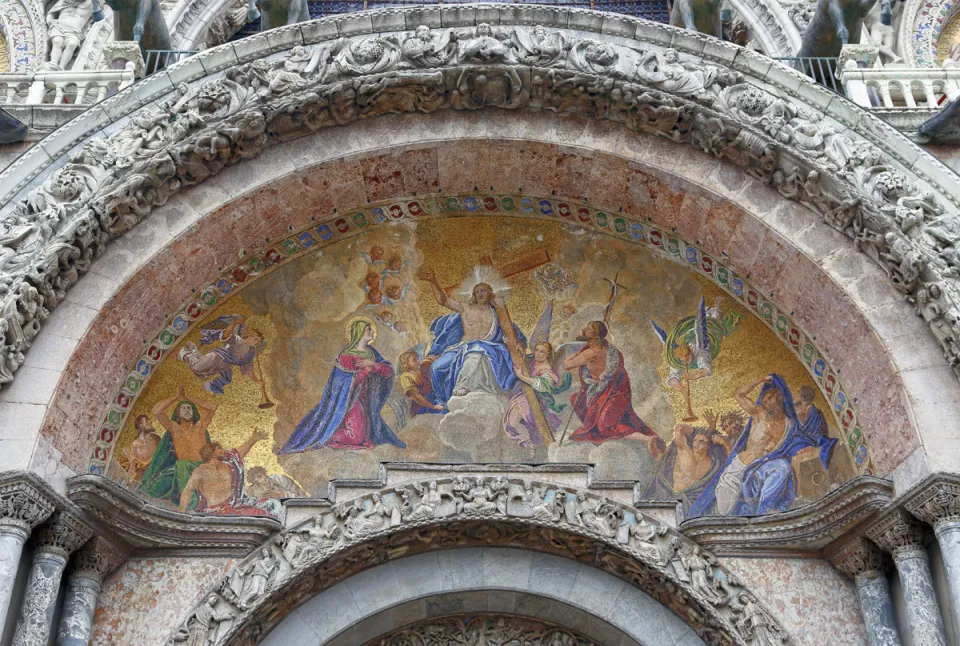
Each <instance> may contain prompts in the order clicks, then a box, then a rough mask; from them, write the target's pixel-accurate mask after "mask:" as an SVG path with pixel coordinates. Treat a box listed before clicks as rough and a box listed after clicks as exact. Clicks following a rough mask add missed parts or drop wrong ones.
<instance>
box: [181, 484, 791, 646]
mask: <svg viewBox="0 0 960 646" xmlns="http://www.w3.org/2000/svg"><path fill="white" fill-rule="evenodd" d="M461 545H502V546H511V545H512V546H518V545H522V546H523V547H525V548H527V549H533V550H540V551H545V552H551V553H554V554H560V555H565V556H567V557H569V558H575V559H578V560H581V561H585V562H590V563H592V564H593V565H594V566H595V567H599V568H601V569H604V570H606V571H609V572H612V573H614V574H616V575H617V576H619V577H621V578H625V579H627V580H628V581H630V582H632V583H633V584H634V585H636V586H638V587H639V588H641V589H643V590H644V591H646V592H647V593H648V594H650V595H652V596H653V597H654V598H656V599H658V600H659V601H660V602H661V603H664V604H665V605H667V606H668V607H670V608H671V609H672V610H673V611H674V612H675V613H676V614H677V615H678V616H680V617H684V618H685V619H686V620H687V621H688V622H690V623H691V625H692V626H693V628H694V629H695V630H696V631H697V632H698V634H699V635H700V636H701V637H702V638H703V639H704V640H705V641H706V642H707V643H718V644H720V643H735V644H743V645H747V644H753V645H757V646H773V645H781V644H787V643H789V642H790V640H789V638H788V636H787V633H786V632H785V631H783V630H782V629H781V628H780V626H779V625H778V624H777V622H776V621H775V620H774V619H773V617H772V616H771V615H770V614H769V612H767V611H766V610H765V609H764V608H763V607H762V606H761V604H760V603H759V602H758V601H757V600H756V598H754V597H753V595H752V594H751V593H750V592H749V591H748V590H747V589H746V588H744V587H743V584H742V583H741V582H740V581H739V580H738V579H737V578H736V577H735V576H734V575H733V574H732V573H730V572H728V571H726V570H725V569H723V568H722V567H721V566H720V565H719V563H718V562H717V560H716V558H715V557H714V556H713V555H712V554H710V553H708V552H705V551H703V550H702V549H701V548H700V547H699V546H697V545H696V544H695V543H692V542H690V541H689V540H687V539H686V538H684V537H683V536H682V535H681V534H679V533H677V532H675V531H673V530H671V529H669V528H668V527H667V526H666V525H663V524H661V523H659V522H657V521H656V520H654V519H652V518H649V517H647V516H644V515H643V514H642V513H641V512H640V511H638V510H637V509H635V508H633V507H628V506H626V505H622V504H619V503H616V502H613V501H610V500H606V499H601V498H597V497H596V496H593V495H592V494H589V493H586V492H581V491H574V490H571V489H569V488H566V489H564V488H561V487H558V486H556V485H549V484H544V483H539V482H532V481H528V480H521V479H512V478H505V477H501V476H497V477H493V478H491V477H485V476H469V477H464V476H456V477H453V478H443V479H436V480H432V481H427V482H412V483H405V484H402V485H398V486H397V487H394V488H388V489H384V490H381V491H378V492H374V493H371V494H370V495H367V496H362V497H359V498H356V499H354V500H350V501H346V502H343V503H339V504H337V505H335V506H334V507H333V508H331V509H329V510H326V511H324V512H323V513H321V514H319V515H317V516H315V517H313V518H310V519H308V520H306V521H304V522H302V523H300V524H299V525H297V526H295V527H292V528H290V529H288V530H286V531H284V532H282V533H281V534H280V535H278V536H277V537H276V538H274V539H273V540H271V541H270V542H269V543H267V544H265V545H264V546H263V547H262V548H261V549H259V550H256V551H255V552H254V553H253V554H251V555H250V556H248V557H247V558H246V559H244V560H243V561H241V562H240V563H239V564H238V565H237V566H236V567H235V568H234V569H233V571H232V572H231V573H230V574H229V575H227V577H226V578H225V579H223V580H222V581H221V582H220V583H219V584H218V585H217V586H216V587H215V589H214V591H212V592H211V593H210V594H208V595H207V596H206V597H205V598H204V601H203V602H202V603H201V604H200V605H199V606H198V607H197V608H196V609H195V610H194V611H193V612H192V613H191V614H190V615H189V616H188V617H187V619H186V620H185V621H184V622H183V623H182V624H181V626H180V627H179V628H178V630H177V631H176V633H175V634H174V636H173V637H172V638H171V640H170V642H168V643H169V644H171V645H172V644H180V643H187V644H204V645H206V646H217V645H219V644H244V643H250V642H251V640H255V639H256V636H257V635H262V634H264V633H265V632H266V631H268V630H270V629H271V628H272V627H273V625H275V623H276V622H279V621H280V620H281V619H282V618H283V616H284V615H285V614H286V613H288V612H289V611H290V610H291V609H293V608H295V607H296V606H297V605H299V604H300V603H302V602H303V601H304V600H306V599H307V598H310V597H312V596H313V595H315V594H316V593H317V592H319V591H320V590H322V589H325V588H327V587H328V586H330V585H333V584H334V583H336V582H337V581H339V580H342V579H343V578H346V577H347V576H350V575H352V574H355V573H357V572H359V571H361V570H363V569H366V568H368V567H372V566H374V565H378V564H380V563H382V562H384V561H387V560H390V559H393V558H399V557H401V556H410V555H413V554H416V553H419V552H423V551H425V550H428V549H436V548H441V547H443V548H451V547H456V546H461Z"/></svg>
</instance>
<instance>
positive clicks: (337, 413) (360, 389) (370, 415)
mask: <svg viewBox="0 0 960 646" xmlns="http://www.w3.org/2000/svg"><path fill="white" fill-rule="evenodd" d="M373 325H374V323H373V321H371V320H370V319H368V318H366V317H359V316H358V317H356V318H355V319H354V320H353V321H351V323H350V327H349V334H350V341H349V343H348V344H347V347H345V348H344V349H343V350H342V351H341V352H340V354H339V356H337V361H336V363H335V364H334V367H333V372H331V373H330V378H329V379H328V380H327V385H326V387H325V388H324V390H323V396H322V397H321V398H320V403H319V404H317V405H316V406H314V407H313V410H311V411H310V412H309V413H307V414H306V415H305V416H304V417H303V419H302V420H300V423H299V424H297V427H296V428H295V429H294V430H293V434H292V435H291V436H290V438H289V439H288V440H287V442H286V443H285V444H284V445H283V448H281V449H280V454H284V453H300V452H302V451H313V450H316V449H319V448H322V447H324V446H326V447H328V448H331V449H371V448H373V447H374V446H377V445H378V444H392V445H393V446H396V447H399V448H401V449H403V448H406V444H404V443H403V442H402V441H401V440H400V438H398V437H397V436H396V435H395V434H394V433H393V430H391V429H390V427H389V426H388V425H387V423H386V422H385V421H384V420H383V417H381V415H380V411H381V410H382V409H383V406H384V404H386V402H387V397H389V395H390V391H391V389H392V388H393V366H391V365H390V363H389V362H388V361H387V360H386V359H384V358H383V357H382V356H381V355H380V353H379V352H377V351H376V349H374V347H373V346H372V345H369V344H370V343H371V342H372V341H373V339H374V338H376V332H375V328H374V327H373Z"/></svg>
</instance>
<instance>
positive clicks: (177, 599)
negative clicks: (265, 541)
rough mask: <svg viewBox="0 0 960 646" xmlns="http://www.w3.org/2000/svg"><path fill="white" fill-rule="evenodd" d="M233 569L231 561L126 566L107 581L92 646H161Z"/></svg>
mask: <svg viewBox="0 0 960 646" xmlns="http://www.w3.org/2000/svg"><path fill="white" fill-rule="evenodd" d="M232 563H233V559H229V558H156V559H133V560H131V561H128V562H127V563H125V564H124V565H122V566H121V567H120V569H118V570H117V571H116V572H114V573H113V574H111V575H110V576H109V577H107V579H106V580H105V581H104V584H103V592H101V594H100V602H99V603H98V604H97V612H96V614H95V615H94V620H93V636H92V638H91V640H90V643H91V644H92V645H93V646H117V645H118V644H131V645H132V644H137V645H138V646H153V645H157V646H159V645H160V644H163V643H164V642H166V640H167V639H169V638H170V636H171V635H172V634H173V631H174V630H176V627H177V626H178V625H179V623H180V621H182V620H183V618H184V617H185V615H186V614H187V613H188V612H189V611H190V610H191V609H192V608H193V606H195V605H196V604H197V602H198V601H200V599H201V597H202V596H203V595H204V594H205V593H206V592H208V591H209V590H210V588H211V587H212V586H213V584H214V583H215V582H216V581H217V580H218V579H219V578H220V577H222V576H223V575H224V574H226V572H227V570H228V569H229V568H230V566H231V564H232Z"/></svg>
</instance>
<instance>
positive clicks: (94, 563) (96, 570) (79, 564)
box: [71, 536, 127, 583]
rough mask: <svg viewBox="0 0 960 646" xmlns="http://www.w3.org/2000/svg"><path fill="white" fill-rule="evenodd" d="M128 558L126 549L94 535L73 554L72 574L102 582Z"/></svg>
mask: <svg viewBox="0 0 960 646" xmlns="http://www.w3.org/2000/svg"><path fill="white" fill-rule="evenodd" d="M126 560H127V554H126V553H125V552H124V550H122V549H121V548H120V547H118V546H117V545H115V544H114V543H112V542H110V541H108V540H107V539H105V538H103V537H102V536H94V537H93V538H91V539H90V540H89V541H87V543H86V544H85V545H84V546H83V547H81V548H80V549H79V550H78V551H77V552H76V553H75V554H74V555H73V562H72V575H71V576H74V577H80V578H85V579H90V580H92V581H96V582H97V583H100V582H101V581H102V580H103V577H105V576H106V575H107V574H110V573H111V572H113V571H114V570H116V569H117V568H118V567H120V566H121V565H123V563H124V562H125V561H126Z"/></svg>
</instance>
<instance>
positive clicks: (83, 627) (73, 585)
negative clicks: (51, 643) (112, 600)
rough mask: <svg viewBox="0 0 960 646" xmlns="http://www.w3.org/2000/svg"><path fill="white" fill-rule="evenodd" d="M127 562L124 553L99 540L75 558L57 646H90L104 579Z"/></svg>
mask: <svg viewBox="0 0 960 646" xmlns="http://www.w3.org/2000/svg"><path fill="white" fill-rule="evenodd" d="M125 560H126V555H125V554H124V553H123V552H121V551H120V549H118V548H117V547H116V546H115V545H113V544H112V543H110V542H109V541H107V540H106V539H104V538H102V537H99V536H96V537H94V538H92V539H90V541H88V542H87V544H86V545H84V546H83V547H82V548H81V549H80V550H79V551H78V552H77V553H76V554H75V555H74V557H73V563H72V567H71V570H70V576H69V578H68V579H67V594H66V598H65V599H64V602H63V613H62V616H61V618H60V628H59V630H58V631H57V646H87V644H89V643H90V635H91V633H92V632H93V631H92V629H93V613H94V612H95V611H96V609H97V600H98V599H99V598H100V586H101V584H102V583H103V577H105V576H106V575H107V574H109V573H110V572H112V571H113V570H115V569H117V568H118V567H119V566H120V564H121V563H123V562H124V561H125Z"/></svg>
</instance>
